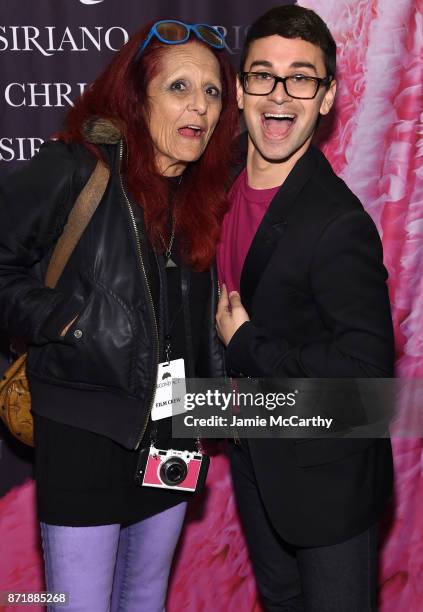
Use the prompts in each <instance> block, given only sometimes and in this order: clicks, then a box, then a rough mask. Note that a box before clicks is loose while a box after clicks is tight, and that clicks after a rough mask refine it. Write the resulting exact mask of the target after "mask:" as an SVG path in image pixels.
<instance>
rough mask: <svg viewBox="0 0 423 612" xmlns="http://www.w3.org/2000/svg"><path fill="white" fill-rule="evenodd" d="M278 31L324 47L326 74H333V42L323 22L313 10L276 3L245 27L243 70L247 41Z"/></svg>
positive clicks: (334, 62) (247, 48) (334, 56)
mask: <svg viewBox="0 0 423 612" xmlns="http://www.w3.org/2000/svg"><path fill="white" fill-rule="evenodd" d="M275 34H278V35H279V36H283V38H301V39H302V40H305V41H307V42H309V43H312V44H313V45H316V47H319V48H320V49H321V50H322V51H323V55H324V59H325V68H326V76H332V77H334V76H335V72H336V43H335V41H334V39H333V37H332V34H331V33H330V32H329V28H328V27H327V25H326V24H325V22H324V21H323V20H322V19H321V18H320V17H319V15H317V14H316V13H315V12H314V11H311V10H310V9H306V8H304V7H303V6H293V5H286V6H276V7H274V8H272V9H270V11H267V13H265V14H264V15H262V16H261V17H259V18H258V19H257V20H256V21H255V22H254V23H253V24H252V25H251V27H250V29H249V30H248V33H247V36H246V39H245V43H244V48H243V50H242V55H241V71H242V70H244V65H245V61H246V59H247V55H248V51H249V49H250V45H251V43H252V42H253V41H254V40H257V39H258V38H265V37H266V36H274V35H275Z"/></svg>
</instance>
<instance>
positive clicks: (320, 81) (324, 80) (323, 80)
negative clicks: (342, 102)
mask: <svg viewBox="0 0 423 612" xmlns="http://www.w3.org/2000/svg"><path fill="white" fill-rule="evenodd" d="M250 74H256V75H260V74H268V75H269V76H271V77H272V78H273V79H274V82H273V87H272V89H271V90H270V91H268V92H267V93H251V91H248V89H247V87H246V85H245V79H246V77H248V75H250ZM239 76H240V79H241V85H242V89H243V90H244V93H246V94H248V95H249V96H270V94H271V93H273V92H274V91H275V89H276V85H277V84H278V83H282V85H283V88H284V90H285V93H286V95H287V96H289V97H290V98H294V99H295V100H314V98H315V97H316V96H317V92H318V91H319V89H320V87H321V86H322V85H324V86H325V87H327V86H328V85H330V83H331V81H332V80H333V77H332V76H331V75H329V76H326V77H313V76H308V75H302V76H303V78H305V79H308V80H310V81H314V82H315V84H316V91H315V92H314V95H313V96H308V97H304V96H301V97H300V96H293V95H291V94H290V93H289V91H288V87H287V85H286V82H287V81H288V79H292V77H295V76H297V75H295V74H291V75H289V76H286V77H280V76H277V75H276V74H272V73H271V72H266V73H263V72H254V71H252V72H240V73H239Z"/></svg>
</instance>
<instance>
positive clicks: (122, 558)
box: [41, 502, 187, 612]
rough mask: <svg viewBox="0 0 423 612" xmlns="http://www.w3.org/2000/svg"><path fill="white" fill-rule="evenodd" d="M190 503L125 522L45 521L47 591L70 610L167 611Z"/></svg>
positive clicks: (44, 546) (42, 528)
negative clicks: (64, 598)
mask: <svg viewBox="0 0 423 612" xmlns="http://www.w3.org/2000/svg"><path fill="white" fill-rule="evenodd" d="M186 506H187V504H186V502H183V503H181V504H178V505H177V506H174V507H173V508H170V509H169V510H165V511H164V512H160V513H159V514H155V515H154V516H152V517H150V518H148V519H145V520H143V521H139V522H138V523H134V524H133V525H129V526H127V527H121V526H120V525H119V524H116V525H101V526H99V527H61V526H57V525H47V524H45V523H41V535H42V541H43V550H44V562H45V572H46V583H47V590H48V591H50V592H56V593H67V594H68V602H69V603H68V605H65V606H63V605H62V606H61V607H56V606H51V607H48V610H49V611H53V610H58V611H59V610H66V611H67V612H70V611H71V612H108V611H111V612H163V610H164V609H165V608H164V606H165V601H166V591H167V583H168V578H169V571H170V567H171V564H172V559H173V554H174V552H175V548H176V544H177V542H178V539H179V535H180V533H181V529H182V524H183V522H184V517H185V512H186Z"/></svg>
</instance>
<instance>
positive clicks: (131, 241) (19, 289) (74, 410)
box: [0, 139, 224, 448]
mask: <svg viewBox="0 0 423 612" xmlns="http://www.w3.org/2000/svg"><path fill="white" fill-rule="evenodd" d="M97 140H98V139H97ZM101 146H102V150H103V151H104V155H105V157H106V159H107V161H108V163H109V165H110V168H111V177H110V180H109V184H108V186H107V189H106V192H105V195H104V197H103V199H102V200H101V202H100V204H99V206H98V208H97V210H96V212H95V213H94V216H93V218H92V220H91V221H90V223H89V225H88V228H87V229H86V231H85V232H84V234H83V235H82V238H81V239H80V241H79V243H78V245H77V246H76V248H75V251H74V252H73V254H72V256H71V258H70V260H69V262H68V263H67V265H66V267H65V269H64V271H63V274H62V276H61V278H60V279H59V282H58V284H57V286H56V288H55V289H54V290H52V289H48V288H45V287H43V285H42V283H41V281H40V279H41V278H43V275H44V273H45V270H46V267H47V265H48V261H49V258H50V256H51V252H52V249H53V248H54V245H55V243H56V241H57V239H58V237H59V235H60V233H61V231H62V230H63V227H64V224H65V222H66V219H67V215H68V214H69V211H70V210H71V208H72V205H73V203H74V202H75V199H76V197H77V195H78V193H79V192H80V191H81V189H82V187H83V185H84V184H85V182H86V181H87V180H88V178H89V176H90V174H91V172H92V170H93V168H94V166H95V160H94V158H93V157H92V156H91V155H90V154H89V153H88V152H87V150H86V149H85V148H84V147H82V146H80V145H77V144H65V143H63V142H59V141H56V142H49V143H47V144H45V145H43V147H42V148H41V150H40V152H39V154H38V155H37V156H36V157H34V158H33V159H32V160H31V161H30V162H29V164H28V165H27V166H26V167H25V168H24V169H23V170H21V171H20V172H19V173H16V174H13V175H11V176H10V177H9V178H8V179H7V180H6V181H5V183H4V184H3V185H2V188H1V191H0V198H1V202H0V328H2V329H4V330H7V332H8V333H9V334H10V335H11V336H19V337H24V338H25V340H26V341H27V342H28V343H29V356H28V362H27V373H28V378H29V382H30V388H31V397H32V408H33V410H34V411H35V412H36V413H38V414H41V415H44V416H47V417H50V418H54V419H55V420H58V421H60V422H64V423H67V424H70V425H75V426H78V427H82V428H85V429H89V430H91V431H95V432H97V433H100V434H102V435H106V436H108V437H110V438H112V439H115V440H116V441H118V442H120V443H121V444H123V445H124V446H126V447H128V448H137V447H138V445H139V443H140V441H141V439H142V436H143V433H144V432H145V429H146V426H147V422H148V417H149V413H150V410H151V404H152V399H153V394H154V388H155V380H156V369H157V363H158V362H159V361H160V359H161V357H162V346H163V342H162V332H161V329H160V325H158V324H157V319H160V320H161V319H162V313H161V312H160V313H158V316H157V317H156V316H155V313H154V308H153V303H152V298H151V293H150V287H149V282H148V274H147V272H146V269H145V266H144V260H143V240H144V237H143V235H142V233H143V232H142V222H141V228H140V224H139V219H138V220H137V219H136V214H137V211H139V210H140V209H139V207H138V206H137V205H136V204H131V202H130V200H129V197H128V195H127V192H126V190H125V186H124V182H123V180H122V176H121V173H120V164H121V158H122V154H123V144H122V142H121V141H120V142H118V143H117V144H113V145H110V144H104V145H101ZM138 215H140V213H139V212H138ZM156 264H157V265H158V266H159V267H162V266H163V263H162V260H161V257H160V256H158V257H156ZM189 274H191V272H190V271H189V270H186V275H188V282H187V277H186V275H185V283H186V287H185V289H186V290H189ZM159 278H160V279H163V274H162V273H160V274H159ZM182 278H184V275H182ZM210 280H211V285H210V298H209V304H208V313H209V316H208V318H209V321H208V323H209V324H208V325H206V326H205V328H206V331H205V334H204V338H203V340H202V349H201V355H202V364H201V367H200V371H197V372H195V373H194V372H189V373H188V375H191V376H193V375H202V376H210V377H211V376H223V373H224V369H223V359H222V350H221V346H220V343H219V340H218V338H217V335H216V332H215V326H214V316H215V312H216V306H217V280H216V273H215V270H214V269H212V270H211V272H210ZM162 288H163V286H162V280H161V285H160V289H161V290H160V294H162V293H163V291H162ZM161 307H162V305H161ZM74 317H76V320H75V322H74V323H73V324H72V325H71V327H70V328H69V330H68V331H67V333H66V334H65V336H64V337H61V336H60V332H61V330H62V329H63V328H64V327H65V326H66V325H67V324H68V323H69V321H71V320H72V319H73V318H74ZM64 387H66V388H67V389H68V391H69V392H67V393H64V389H63V388H64Z"/></svg>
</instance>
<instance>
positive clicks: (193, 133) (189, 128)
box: [178, 125, 205, 138]
mask: <svg viewBox="0 0 423 612" xmlns="http://www.w3.org/2000/svg"><path fill="white" fill-rule="evenodd" d="M178 132H179V134H180V135H181V136H184V137H185V138H200V137H201V136H202V135H203V134H204V132H205V130H204V129H203V128H201V127H199V126H198V125H185V126H184V127H181V128H179V129H178Z"/></svg>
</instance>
